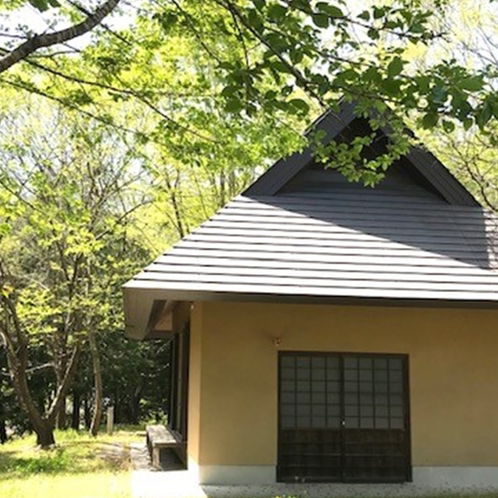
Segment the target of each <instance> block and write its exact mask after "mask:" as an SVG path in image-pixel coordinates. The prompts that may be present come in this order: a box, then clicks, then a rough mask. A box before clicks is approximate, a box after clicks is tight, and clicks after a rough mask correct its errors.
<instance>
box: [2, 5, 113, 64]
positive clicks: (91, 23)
mask: <svg viewBox="0 0 498 498" xmlns="http://www.w3.org/2000/svg"><path fill="white" fill-rule="evenodd" d="M119 1H120V0H107V2H105V3H104V4H103V5H102V6H101V7H99V8H98V9H97V10H96V11H95V12H94V13H93V14H90V15H89V16H88V17H87V18H86V19H85V20H84V21H82V22H80V23H79V24H75V25H74V26H71V27H70V28H66V29H62V30H60V31H56V32H54V33H44V34H41V35H35V36H33V37H32V38H29V39H28V40H26V41H25V42H24V43H22V44H21V45H19V46H18V47H17V48H15V49H14V50H12V51H10V52H9V53H8V54H7V55H6V56H4V57H2V58H1V59H0V73H3V72H4V71H6V70H7V69H9V68H10V67H12V66H13V65H14V64H17V63H18V62H20V61H22V60H24V59H26V57H28V56H29V55H31V54H32V53H33V52H36V51H37V50H38V49H40V48H43V47H51V46H52V45H57V44H59V43H64V42H66V41H69V40H72V39H74V38H77V37H79V36H81V35H84V34H85V33H88V32H89V31H91V30H92V29H93V28H95V26H97V25H98V24H100V22H101V21H102V19H104V17H106V16H107V15H109V14H110V13H111V12H112V11H113V10H114V8H115V7H116V5H117V4H118V3H119Z"/></svg>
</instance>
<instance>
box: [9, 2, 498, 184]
mask: <svg viewBox="0 0 498 498" xmlns="http://www.w3.org/2000/svg"><path fill="white" fill-rule="evenodd" d="M42 3H43V2H42ZM449 8H451V5H449V6H448V5H447V2H445V1H443V0H436V1H434V2H432V4H431V5H430V6H427V5H424V4H423V3H422V2H413V1H411V0H395V1H393V2H389V3H387V4H383V5H381V6H378V5H376V6H373V7H369V8H365V9H363V10H362V9H356V10H355V9H348V5H347V4H346V3H345V2H343V1H341V0H336V1H333V2H331V1H328V2H309V1H307V0H247V1H239V0H207V1H205V2H197V1H192V0H155V1H154V2H149V1H146V0H144V1H142V2H140V3H138V4H137V5H136V7H135V10H133V8H132V7H130V10H129V11H128V12H127V15H128V20H129V22H128V24H129V25H130V26H127V27H125V28H123V29H120V30H116V29H112V28H111V27H108V26H106V27H103V29H97V30H96V31H95V36H94V37H93V39H92V41H91V42H89V43H88V44H87V45H86V46H85V48H83V49H79V50H77V52H78V54H77V55H75V54H72V55H64V54H60V55H59V56H57V57H52V56H51V55H52V53H50V52H43V54H42V55H43V57H42V56H41V55H40V54H32V56H29V57H26V58H24V59H22V61H23V65H22V71H19V72H18V71H14V72H12V73H11V74H9V75H7V76H4V77H3V78H2V83H3V84H4V85H10V86H12V87H15V88H17V89H22V90H24V91H29V92H35V93H39V94H42V95H45V96H46V97H47V98H50V99H54V100H57V101H58V102H62V103H63V104H64V105H67V106H69V107H71V108H74V109H78V110H79V111H80V112H84V113H87V114H90V115H92V116H94V117H95V118H96V119H99V120H101V121H102V122H107V123H108V124H112V125H114V126H116V127H118V128H120V129H122V130H123V129H127V131H128V132H130V133H135V134H139V135H142V136H144V135H145V138H146V139H148V140H155V141H161V138H160V135H161V131H162V129H164V127H165V126H166V127H168V128H171V129H173V130H175V131H176V132H178V133H180V134H182V135H184V134H185V133H187V136H189V137H193V136H202V137H203V139H204V140H206V141H208V142H209V140H211V139H212V137H210V136H209V134H205V133H202V130H199V129H197V128H196V127H195V125H193V124H192V123H191V121H190V119H189V117H190V112H187V113H186V114H185V115H184V116H182V117H180V118H179V117H178V116H172V115H173V114H177V113H175V112H172V109H178V108H181V107H182V106H183V105H184V102H185V100H188V99H189V98H191V97H192V95H190V94H189V92H188V90H189V89H188V86H186V87H185V88H184V89H183V90H182V91H181V92H176V91H171V92H170V91H169V87H170V84H171V82H175V80H178V79H181V78H182V76H183V75H184V71H183V69H184V68H185V67H191V64H190V62H189V63H187V65H186V66H184V65H183V64H181V63H179V60H181V58H180V59H178V57H177V60H176V61H175V60H174V58H173V57H171V58H169V57H168V56H169V55H170V54H168V53H167V50H168V49H169V50H171V46H172V43H173V44H174V43H175V42H178V41H179V40H181V41H182V42H186V43H188V44H189V45H190V46H193V47H195V48H194V54H195V57H197V61H198V63H199V64H200V65H202V68H203V70H204V71H205V72H206V73H210V72H214V73H216V75H217V85H216V86H212V87H207V86H206V88H205V91H206V92H208V93H210V96H209V98H210V99H211V100H215V101H217V103H218V105H219V106H222V107H223V109H224V112H226V113H228V114H234V115H240V116H241V117H243V118H244V119H246V120H251V119H253V117H254V116H256V115H258V114H264V115H266V116H274V117H280V118H284V119H285V118H287V117H288V116H289V114H294V115H295V116H296V117H298V119H300V120H301V121H304V122H309V121H310V119H311V118H312V117H313V116H315V115H317V114H318V113H319V112H320V111H323V110H324V109H328V108H333V109H337V102H338V100H339V99H340V98H346V99H348V100H351V99H355V100H357V101H358V103H359V106H358V113H359V114H368V115H369V116H370V118H372V114H371V111H372V109H373V110H375V112H376V114H375V116H374V117H373V119H371V123H372V125H373V126H374V128H375V127H376V126H378V124H379V123H378V120H379V119H381V118H382V115H383V114H384V113H385V112H386V110H387V107H388V105H390V104H391V105H392V106H394V107H395V108H396V111H397V112H398V113H399V114H400V115H401V116H404V115H415V116H416V117H417V119H418V120H419V123H420V124H421V126H423V127H424V128H427V129H433V128H435V127H437V126H442V127H446V128H448V127H451V126H454V125H455V123H463V124H464V125H465V126H466V127H471V126H478V127H480V128H483V127H485V126H487V124H488V122H489V121H490V120H491V119H494V118H496V116H497V115H498V100H497V99H498V97H497V95H496V93H495V92H494V89H493V87H492V85H490V84H489V82H488V80H487V73H486V72H485V71H483V70H480V69H477V70H470V69H468V68H467V67H466V65H465V64H464V63H463V62H462V61H459V60H458V59H456V58H448V59H444V60H442V61H439V62H437V63H432V64H431V65H430V66H429V67H427V68H425V69H424V71H419V70H417V68H416V67H415V66H414V65H413V64H411V63H410V61H409V59H408V57H407V55H406V54H407V50H408V49H409V48H410V47H412V46H413V45H431V44H434V43H436V42H438V40H439V39H441V38H442V37H443V36H445V33H444V31H442V30H439V29H437V28H435V27H434V26H437V24H435V23H434V21H435V19H436V17H435V14H436V13H437V12H440V11H446V10H447V9H449ZM125 25H126V22H125ZM137 34H138V35H139V36H137ZM35 55H36V57H35ZM173 55H174V56H178V48H176V50H174V51H173ZM168 64H169V66H168ZM40 75H45V78H40ZM185 90H187V94H186V92H185ZM97 95H98V97H97ZM125 99H134V100H135V101H136V102H137V103H139V104H140V105H142V106H144V107H145V108H148V109H149V110H152V111H153V112H155V113H156V114H157V117H158V119H157V126H155V127H154V128H153V129H152V130H150V131H148V133H144V132H143V130H139V129H136V128H135V129H130V128H129V127H128V126H127V124H126V121H125V120H123V119H121V120H120V119H116V118H117V117H116V116H113V118H112V119H111V118H110V117H109V115H108V113H107V112H106V109H107V106H106V104H107V103H108V102H109V101H113V100H114V101H116V100H118V101H122V100H125ZM206 100H208V99H206V98H204V99H201V102H199V105H198V108H200V106H202V103H203V102H206ZM397 129H398V131H399V132H400V133H398V134H395V135H393V137H394V138H393V142H394V143H395V144H396V145H397V147H395V146H393V147H391V148H390V149H389V151H388V152H387V153H385V154H384V155H385V157H382V158H379V160H378V161H377V162H375V160H366V159H365V160H364V161H360V164H357V165H356V166H355V168H351V167H349V168H348V167H346V168H344V172H345V173H346V174H347V175H348V176H351V175H352V177H353V178H357V177H359V179H364V180H365V179H367V180H368V178H369V170H370V172H371V171H372V170H374V171H380V172H381V173H382V170H383V168H384V167H385V166H386V165H389V163H390V162H392V161H393V160H395V159H396V158H398V157H399V155H400V154H402V153H403V152H404V151H406V147H407V145H408V144H407V141H406V136H405V135H404V134H403V133H402V132H401V131H402V125H401V122H399V123H398V126H397ZM370 139H371V141H373V140H375V137H374V136H373V135H372V136H371V137H370ZM356 145H359V146H361V145H362V144H356ZM367 145H368V144H367ZM332 146H334V144H332ZM365 146H366V145H365V144H364V145H363V147H365ZM331 152H333V149H331V150H330V151H329V153H331ZM375 159H376V158H375ZM363 172H366V173H368V175H367V178H363V177H362V174H363ZM370 176H371V175H370Z"/></svg>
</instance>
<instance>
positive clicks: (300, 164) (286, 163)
mask: <svg viewBox="0 0 498 498" xmlns="http://www.w3.org/2000/svg"><path fill="white" fill-rule="evenodd" d="M355 107H356V104H355V103H346V102H344V103H342V104H341V106H340V112H339V113H335V112H334V111H327V112H326V113H324V114H323V115H322V116H320V117H319V118H318V119H317V120H316V121H315V122H314V123H313V124H312V125H311V127H310V128H309V129H308V131H307V132H306V133H305V135H306V137H310V136H311V134H312V133H314V132H316V131H324V132H325V137H324V139H323V143H324V144H327V143H329V142H330V141H331V140H333V139H334V138H335V137H336V136H337V135H339V133H341V131H342V130H343V129H344V128H346V127H347V126H348V125H349V124H350V123H351V122H352V121H353V119H354V118H355V113H354V109H355ZM312 160H313V153H312V150H311V148H310V147H306V148H305V149H304V151H302V152H296V153H294V154H292V155H290V156H289V157H287V158H284V159H280V160H279V161H277V162H276V163H275V164H274V165H273V166H272V167H271V168H270V169H268V170H267V171H266V172H265V173H263V175H261V176H260V177H259V178H258V179H257V180H256V181H255V182H254V183H253V184H252V185H250V186H249V188H247V189H246V190H245V191H244V195H247V196H248V197H251V196H257V195H275V194H276V193H277V192H278V191H279V190H280V189H281V188H282V187H283V186H284V185H285V184H286V183H287V182H289V181H290V180H291V179H292V178H293V177H294V176H295V175H296V174H297V173H299V172H300V171H301V170H302V169H303V168H304V167H305V166H306V165H307V164H309V163H310V162H311V161H312Z"/></svg>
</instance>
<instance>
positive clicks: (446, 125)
mask: <svg viewBox="0 0 498 498" xmlns="http://www.w3.org/2000/svg"><path fill="white" fill-rule="evenodd" d="M443 129H444V131H445V132H446V133H451V132H452V131H454V130H455V123H453V121H448V120H447V119H444V120H443Z"/></svg>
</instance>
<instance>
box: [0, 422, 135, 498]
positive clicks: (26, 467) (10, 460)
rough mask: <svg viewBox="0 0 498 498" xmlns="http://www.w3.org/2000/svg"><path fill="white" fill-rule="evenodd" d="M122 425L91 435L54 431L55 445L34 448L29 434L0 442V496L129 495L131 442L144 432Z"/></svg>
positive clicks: (33, 441)
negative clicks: (124, 428) (105, 432)
mask: <svg viewBox="0 0 498 498" xmlns="http://www.w3.org/2000/svg"><path fill="white" fill-rule="evenodd" d="M134 429H136V428H131V427H129V428H127V430H123V429H118V430H117V431H115V432H114V434H113V435H112V436H109V435H107V434H102V435H99V436H97V437H96V438H93V437H91V436H89V435H88V434H87V433H84V432H77V431H74V430H67V431H56V433H55V440H56V443H57V444H56V446H55V447H54V448H53V449H50V450H41V449H39V448H37V447H36V439H35V437H34V435H32V436H27V437H24V438H19V439H15V440H13V441H9V442H8V443H6V444H5V445H2V446H0V497H4V496H5V497H9V498H10V497H30V498H31V497H35V496H47V497H51V498H52V497H54V498H57V497H71V498H73V497H89V498H90V497H91V498H94V497H101V496H103V497H106V496H112V497H114V496H116V497H128V496H131V495H130V489H131V484H130V478H131V462H130V456H129V455H130V452H129V447H130V443H131V442H135V441H140V440H143V437H144V434H143V433H142V432H141V431H140V432H137V430H134Z"/></svg>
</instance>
